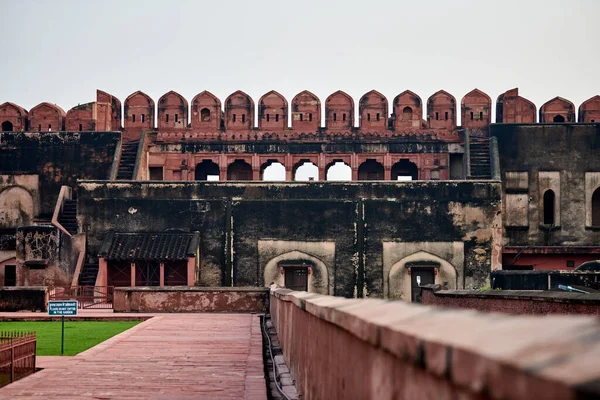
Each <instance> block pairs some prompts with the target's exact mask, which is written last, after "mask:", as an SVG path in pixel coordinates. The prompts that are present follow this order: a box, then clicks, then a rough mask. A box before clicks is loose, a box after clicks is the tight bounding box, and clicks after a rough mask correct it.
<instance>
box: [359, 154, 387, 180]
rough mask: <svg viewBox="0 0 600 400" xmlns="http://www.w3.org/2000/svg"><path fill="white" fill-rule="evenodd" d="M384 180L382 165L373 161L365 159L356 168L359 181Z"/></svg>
mask: <svg viewBox="0 0 600 400" xmlns="http://www.w3.org/2000/svg"><path fill="white" fill-rule="evenodd" d="M384 179H385V169H384V167H383V164H382V163H380V162H379V161H377V160H375V159H371V158H369V159H367V160H365V161H364V162H363V163H362V164H360V165H359V166H358V180H359V181H382V180H384Z"/></svg>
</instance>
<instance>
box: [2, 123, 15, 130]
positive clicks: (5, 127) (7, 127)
mask: <svg viewBox="0 0 600 400" xmlns="http://www.w3.org/2000/svg"><path fill="white" fill-rule="evenodd" d="M12 131H13V124H12V122H10V121H4V122H3V123H2V132H12Z"/></svg>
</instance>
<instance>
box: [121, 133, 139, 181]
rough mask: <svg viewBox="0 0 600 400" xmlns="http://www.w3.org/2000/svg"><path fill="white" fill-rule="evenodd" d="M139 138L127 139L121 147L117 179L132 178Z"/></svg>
mask: <svg viewBox="0 0 600 400" xmlns="http://www.w3.org/2000/svg"><path fill="white" fill-rule="evenodd" d="M139 144H140V141H139V140H129V141H127V142H125V143H124V144H123V147H122V148H121V159H120V161H119V169H118V170H117V180H133V179H134V176H133V172H134V171H133V170H134V168H135V161H136V159H137V151H138V146H139Z"/></svg>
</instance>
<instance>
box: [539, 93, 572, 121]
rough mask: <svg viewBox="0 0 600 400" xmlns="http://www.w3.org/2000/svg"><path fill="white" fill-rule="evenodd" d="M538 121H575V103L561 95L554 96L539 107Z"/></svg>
mask: <svg viewBox="0 0 600 400" xmlns="http://www.w3.org/2000/svg"><path fill="white" fill-rule="evenodd" d="M540 122H541V123H544V122H546V123H552V122H575V105H574V104H573V103H571V102H570V101H569V100H567V99H563V98H562V97H555V98H553V99H552V100H550V101H547V102H546V103H544V104H543V105H542V106H541V107H540Z"/></svg>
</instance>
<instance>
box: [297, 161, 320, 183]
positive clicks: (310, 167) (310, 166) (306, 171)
mask: <svg viewBox="0 0 600 400" xmlns="http://www.w3.org/2000/svg"><path fill="white" fill-rule="evenodd" d="M294 180H295V181H318V180H319V167H317V166H316V165H315V164H314V163H312V162H310V161H301V162H300V163H298V164H296V168H295V170H294Z"/></svg>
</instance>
